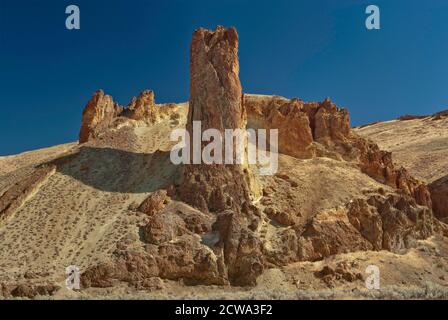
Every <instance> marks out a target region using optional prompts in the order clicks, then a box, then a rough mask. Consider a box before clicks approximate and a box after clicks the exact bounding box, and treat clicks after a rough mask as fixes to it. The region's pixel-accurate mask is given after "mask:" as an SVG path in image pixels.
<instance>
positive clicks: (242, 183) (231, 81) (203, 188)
mask: <svg viewBox="0 0 448 320" xmlns="http://www.w3.org/2000/svg"><path fill="white" fill-rule="evenodd" d="M242 98H243V94H242V88H241V82H240V78H239V60H238V34H237V32H236V30H235V29H234V28H229V29H226V28H223V27H218V28H217V29H216V30H215V31H210V30H206V29H202V28H201V29H198V30H196V31H195V32H194V33H193V39H192V42H191V48H190V108H189V113H188V121H187V130H188V132H189V133H190V139H191V143H190V149H191V153H190V154H191V155H193V149H194V146H193V139H194V137H193V122H194V121H200V122H201V130H202V132H204V131H205V130H207V129H211V128H212V129H217V130H219V132H220V133H221V134H222V136H224V132H225V130H226V129H245V128H246V123H247V115H246V110H245V108H244V104H243V99H242ZM233 144H234V148H233V152H234V154H236V150H238V148H237V147H236V143H235V141H233ZM203 146H204V144H203V145H202V147H203ZM201 150H202V148H201ZM245 152H246V151H245ZM222 154H223V159H224V155H225V149H224V146H223V152H222ZM233 158H234V159H235V158H236V157H235V156H234V157H233ZM180 193H181V198H182V200H184V201H185V202H187V203H190V204H192V205H193V206H196V207H198V208H199V209H201V210H206V211H208V210H210V211H213V212H219V211H223V210H226V209H232V210H236V211H240V209H241V206H242V205H243V204H244V203H245V202H250V201H252V200H253V199H254V198H256V197H257V196H259V194H260V190H259V187H258V185H257V182H256V181H255V178H254V176H253V175H252V173H251V172H250V170H249V168H248V166H247V165H244V164H233V165H224V164H213V165H210V164H190V165H186V166H185V168H184V181H183V183H182V186H181V189H180Z"/></svg>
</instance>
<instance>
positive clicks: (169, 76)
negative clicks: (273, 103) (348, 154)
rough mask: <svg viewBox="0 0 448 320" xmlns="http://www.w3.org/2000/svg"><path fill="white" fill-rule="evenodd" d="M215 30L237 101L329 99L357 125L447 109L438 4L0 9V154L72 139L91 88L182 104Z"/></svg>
mask: <svg viewBox="0 0 448 320" xmlns="http://www.w3.org/2000/svg"><path fill="white" fill-rule="evenodd" d="M70 4H76V5H78V6H79V7H80V10H81V30H79V31H78V30H77V31H69V30H66V29H65V19H66V16H67V15H66V14H65V8H66V6H67V5H70ZM369 4H376V5H378V6H379V7H380V9H381V30H378V31H368V30H366V28H365V24H364V22H365V19H366V14H365V13H364V11H365V8H366V6H367V5H369ZM216 25H224V26H235V27H236V28H237V29H238V32H239V35H240V63H241V80H242V83H243V87H244V91H245V92H249V93H263V94H277V95H283V96H287V97H300V98H302V99H304V100H323V99H324V98H325V97H326V96H330V97H331V98H332V100H333V101H335V102H336V103H337V104H338V105H340V106H344V107H347V108H349V110H350V112H351V117H352V124H354V125H357V124H363V123H367V122H371V121H377V120H386V119H391V118H394V117H397V116H399V115H402V114H410V113H413V114H429V113H433V112H436V111H438V110H441V109H446V108H447V106H448V90H447V89H446V85H447V76H448V58H447V52H448V1H446V0H430V1H423V0H421V1H412V0H385V1H384V0H373V1H362V0H344V1H342V0H333V1H330V0H326V1H324V0H309V1H299V0H289V1H286V0H285V1H281V0H276V1H274V0H273V1H260V0H257V1H255V0H251V1H249V0H230V1H229V0H226V1H222V0H220V1H212V0H208V1H202V0H201V1H200V0H183V1H181V0H159V1H152V0H109V1H106V0H70V1H65V0H54V1H50V0H27V1H20V0H14V1H13V0H0V108H1V113H0V155H5V154H13V153H18V152H21V151H25V150H31V149H36V148H40V147H45V146H51V145H55V144H59V143H65V142H69V141H75V140H77V137H78V131H79V127H80V122H81V112H82V109H83V107H84V105H85V104H86V102H87V101H88V100H89V98H90V96H91V95H92V93H93V92H94V91H95V90H96V89H99V88H102V89H104V90H105V91H106V93H108V94H111V95H112V96H113V97H114V99H116V100H117V101H118V102H119V103H121V104H127V103H128V102H129V100H130V99H131V97H132V96H133V95H137V94H138V93H139V92H140V91H141V90H143V89H145V88H148V89H153V90H154V91H155V93H156V100H157V101H158V102H180V101H186V100H187V99H188V88H189V79H188V78H189V43H190V39H191V33H192V32H193V30H194V29H196V28H198V27H201V26H202V27H207V28H215V26H216Z"/></svg>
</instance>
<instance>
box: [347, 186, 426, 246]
mask: <svg viewBox="0 0 448 320" xmlns="http://www.w3.org/2000/svg"><path fill="white" fill-rule="evenodd" d="M348 217H349V220H350V222H351V223H352V225H353V226H355V228H356V229H357V230H358V231H359V232H360V233H361V234H362V235H363V236H364V237H365V238H366V239H367V240H369V242H370V243H371V244H372V245H373V247H374V249H375V250H381V249H384V250H388V251H392V252H398V253H399V252H402V251H403V250H405V249H408V248H411V247H413V246H414V245H415V243H416V241H417V240H422V239H426V238H428V237H429V236H431V235H432V234H433V233H434V219H433V214H432V211H431V210H430V209H429V208H427V207H424V206H419V205H418V204H417V203H416V201H415V200H414V199H413V198H412V197H409V196H406V195H400V194H391V195H388V196H380V195H376V196H372V197H370V198H368V199H367V200H366V199H358V200H355V201H353V202H351V203H350V204H349V206H348Z"/></svg>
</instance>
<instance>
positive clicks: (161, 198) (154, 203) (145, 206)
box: [138, 190, 170, 216]
mask: <svg viewBox="0 0 448 320" xmlns="http://www.w3.org/2000/svg"><path fill="white" fill-rule="evenodd" d="M169 201H170V198H169V197H168V196H167V192H166V190H157V191H155V192H154V193H152V194H151V195H150V196H149V197H148V198H146V199H145V201H143V202H142V203H141V204H140V206H139V207H138V211H140V212H143V213H146V214H147V215H148V216H152V215H154V214H155V213H157V212H159V211H161V210H162V209H163V208H165V206H166V205H167V203H168V202H169Z"/></svg>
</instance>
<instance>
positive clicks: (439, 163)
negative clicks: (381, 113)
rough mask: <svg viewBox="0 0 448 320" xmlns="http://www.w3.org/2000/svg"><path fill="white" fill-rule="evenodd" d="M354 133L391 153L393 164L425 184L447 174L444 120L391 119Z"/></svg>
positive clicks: (447, 139)
mask: <svg viewBox="0 0 448 320" xmlns="http://www.w3.org/2000/svg"><path fill="white" fill-rule="evenodd" d="M355 131H356V132H357V133H359V134H360V135H362V136H365V137H367V138H369V139H371V140H373V141H374V142H376V143H377V144H378V145H379V146H380V148H382V149H384V150H387V151H392V152H393V158H394V161H395V162H397V163H398V164H401V165H403V166H404V167H405V168H407V169H409V171H410V172H411V174H412V175H414V176H416V177H417V178H419V179H421V180H423V181H425V182H427V183H431V182H433V181H435V180H437V179H439V178H442V177H444V176H446V175H447V174H448V117H445V118H444V119H440V120H435V119H434V118H432V117H427V118H424V119H415V120H407V121H399V120H393V121H387V122H380V123H376V124H373V125H369V126H366V127H362V128H355Z"/></svg>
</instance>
